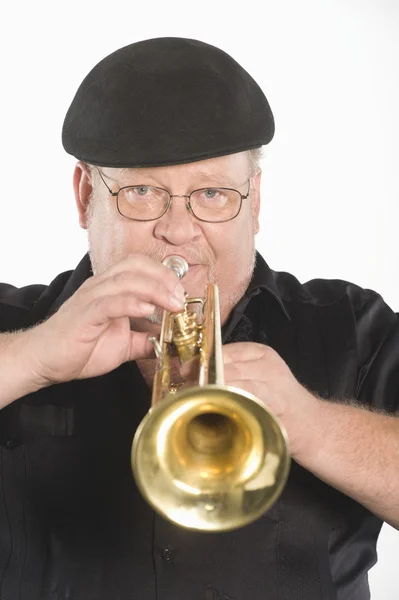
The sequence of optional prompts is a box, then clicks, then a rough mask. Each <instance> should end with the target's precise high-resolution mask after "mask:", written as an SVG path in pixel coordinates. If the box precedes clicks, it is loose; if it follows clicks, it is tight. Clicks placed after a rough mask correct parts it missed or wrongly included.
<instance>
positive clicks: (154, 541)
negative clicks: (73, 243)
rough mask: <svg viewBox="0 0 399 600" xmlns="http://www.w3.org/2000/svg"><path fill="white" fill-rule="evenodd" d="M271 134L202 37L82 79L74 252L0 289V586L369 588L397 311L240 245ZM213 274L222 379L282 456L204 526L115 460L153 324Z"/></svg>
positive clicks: (392, 462)
mask: <svg viewBox="0 0 399 600" xmlns="http://www.w3.org/2000/svg"><path fill="white" fill-rule="evenodd" d="M273 133H274V122H273V116H272V113H271V111H270V108H269V105H268V103H267V100H266V98H265V96H264V95H263V92H262V91H261V90H260V88H259V87H258V85H257V84H256V83H255V82H254V80H253V79H252V78H251V77H250V76H249V75H248V73H246V71H245V70H244V69H242V67H240V66H239V65H238V64H237V63H236V62H235V61H234V60H233V59H232V58H231V57H230V56H228V55H227V54H225V53H224V52H222V51H221V50H219V49H217V48H214V47H212V46H210V45H207V44H204V43H202V42H199V41H195V40H186V39H180V38H160V39H154V40H147V41H143V42H139V43H136V44H132V45H130V46H127V47H125V48H122V49H120V50H118V51H116V52H114V53H112V54H111V55H110V56H108V57H106V58H105V59H104V60H103V61H101V62H100V63H99V64H98V65H97V66H96V67H94V69H93V70H92V71H91V72H90V73H89V75H88V76H87V77H86V78H85V80H84V81H83V82H82V84H81V86H80V88H79V90H78V92H77V94H76V96H75V98H74V100H73V102H72V104H71V106H70V108H69V111H68V113H67V116H66V119H65V123H64V129H63V144H64V147H65V149H66V151H67V152H69V153H71V154H72V155H74V156H76V157H77V158H78V159H79V162H78V164H77V166H76V169H75V173H74V190H75V197H76V203H77V209H78V213H79V220H80V224H81V226H82V227H84V228H86V229H87V230H88V237H89V248H90V253H89V255H88V256H86V257H84V258H83V260H82V262H81V263H80V264H79V265H78V267H77V268H76V269H75V271H73V272H68V273H63V274H61V275H59V276H58V277H57V278H56V279H55V280H54V281H53V282H52V284H51V285H50V286H48V287H46V286H29V287H27V288H23V289H20V290H18V289H15V288H13V287H12V286H8V285H5V284H4V285H2V287H1V288H0V327H1V330H2V331H3V332H4V333H3V334H2V335H1V337H0V356H1V360H0V374H1V375H0V376H1V381H2V386H1V390H0V401H1V406H2V407H3V409H2V412H1V422H0V423H1V429H0V431H1V482H2V484H1V502H0V539H1V545H0V570H1V579H0V586H1V587H0V590H1V591H0V597H1V598H2V600H9V599H10V600H11V599H12V600H14V599H15V598H20V599H21V600H23V599H29V600H36V599H40V600H42V599H44V600H50V599H57V600H66V599H67V598H68V599H70V600H72V599H73V600H83V599H84V600H94V599H96V600H105V599H107V600H109V599H114V598H115V599H118V600H119V599H120V600H125V599H127V598H129V599H131V598H137V599H140V600H147V599H155V598H157V599H158V600H161V599H165V600H166V599H173V600H176V599H186V598H187V599H188V598H189V599H190V600H197V599H198V600H213V599H216V598H218V599H221V598H223V599H225V600H227V599H230V600H233V599H234V600H247V599H250V600H255V599H256V600H257V599H259V600H260V599H264V598H265V599H266V598H270V599H277V598H278V599H279V600H296V599H299V598H304V599H305V598H306V600H313V599H314V600H316V599H317V600H319V599H321V598H323V599H324V600H327V599H331V600H332V599H333V598H334V599H335V598H338V599H339V600H349V599H350V600H365V599H366V598H369V590H368V582H367V571H368V569H369V568H370V567H371V566H372V565H373V564H374V562H375V559H376V555H375V543H376V539H377V536H378V533H379V530H380V527H381V524H382V521H383V520H385V521H387V522H388V523H390V524H392V525H393V526H394V527H398V526H399V477H398V475H399V468H398V454H399V421H398V419H397V417H396V416H394V413H395V412H396V411H397V408H398V400H399V393H398V389H399V369H398V363H399V358H398V352H397V348H398V342H399V327H398V320H397V316H396V315H395V314H394V313H393V312H392V311H391V309H390V308H389V307H387V306H386V304H385V303H384V302H383V300H382V299H381V298H380V296H378V295H377V294H376V293H374V292H372V291H369V290H363V289H361V288H359V287H357V286H355V285H353V284H350V283H347V282H343V281H323V280H315V281H311V282H308V283H307V284H304V285H301V284H300V283H299V282H298V281H297V280H296V279H295V278H294V277H293V276H292V275H289V274H286V273H275V272H273V271H271V270H270V269H269V267H268V266H267V265H266V263H265V262H264V260H263V259H262V258H261V257H260V256H259V255H258V256H257V257H256V264H255V251H254V236H255V234H256V233H257V232H258V229H259V223H258V215H259V210H260V177H261V174H260V170H259V168H258V167H257V165H256V158H257V150H256V149H257V148H259V147H260V146H262V145H264V144H267V143H269V142H270V140H271V139H272V137H273ZM176 254H177V255H180V256H183V257H184V258H186V260H187V262H188V264H189V272H188V274H187V276H186V277H185V278H184V280H183V281H182V282H179V281H178V280H177V278H176V276H175V275H174V273H173V272H171V271H170V270H169V269H167V268H166V267H165V266H163V265H162V261H163V259H164V258H166V257H167V256H170V255H176ZM208 281H216V282H217V283H218V285H219V288H220V293H221V315H222V324H223V339H224V343H225V346H224V362H225V379H226V383H228V384H231V385H234V386H237V387H239V388H242V389H244V390H247V391H248V392H251V393H253V394H255V395H256V396H257V397H258V398H259V399H260V400H261V401H263V402H264V403H265V404H266V405H267V406H268V407H269V408H270V409H271V410H272V411H273V412H274V413H275V414H276V415H277V417H278V418H279V419H280V420H281V422H282V423H283V425H284V426H285V429H286V431H287V434H288V438H289V442H290V451H291V455H292V458H293V463H292V467H291V472H290V476H289V480H288V483H287V485H286V487H285V489H284V491H283V493H282V495H281V497H280V498H279V500H278V501H277V502H276V503H275V504H274V506H273V507H272V508H271V509H270V511H268V512H267V513H266V514H265V515H264V516H263V517H261V518H260V519H258V520H257V521H255V522H254V523H252V524H251V525H248V526H246V527H243V528H241V529H237V530H235V531H232V532H228V533H220V534H209V533H203V532H193V531H189V530H186V529H182V528H179V527H177V526H175V525H173V524H172V523H170V522H169V521H167V520H164V519H163V518H161V517H160V516H158V515H157V514H155V513H154V512H153V511H152V510H151V509H150V507H149V506H148V505H147V503H146V502H145V501H144V500H143V499H142V497H141V496H140V494H139V493H138V491H137V488H136V485H135V483H134V481H133V478H132V476H131V471H130V445H131V440H132V437H133V435H134V432H135V430H136V428H137V426H138V424H139V423H140V421H141V419H142V418H143V416H144V415H145V414H146V412H147V411H148V408H149V398H150V389H151V385H152V380H153V375H154V369H155V360H154V357H153V354H152V346H151V344H150V343H149V341H148V338H149V336H150V335H154V334H155V335H158V334H159V329H160V326H159V317H160V314H161V312H162V310H164V309H166V310H169V311H176V310H178V309H179V308H181V307H182V304H183V301H184V291H187V292H188V293H189V295H195V296H198V295H203V293H204V288H205V286H206V284H207V282H208ZM178 375H179V370H178V368H176V372H175V373H174V376H178Z"/></svg>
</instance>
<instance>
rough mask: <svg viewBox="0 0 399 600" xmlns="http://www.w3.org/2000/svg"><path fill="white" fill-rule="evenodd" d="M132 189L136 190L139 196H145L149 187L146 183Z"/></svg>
mask: <svg viewBox="0 0 399 600" xmlns="http://www.w3.org/2000/svg"><path fill="white" fill-rule="evenodd" d="M132 191H134V192H136V194H138V195H139V196H145V195H146V194H148V191H149V188H148V187H147V186H146V185H140V186H138V187H134V188H132Z"/></svg>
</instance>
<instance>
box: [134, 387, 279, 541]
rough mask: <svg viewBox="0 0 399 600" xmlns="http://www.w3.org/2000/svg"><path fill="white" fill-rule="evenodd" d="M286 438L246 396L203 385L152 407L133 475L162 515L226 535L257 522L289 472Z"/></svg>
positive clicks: (139, 437)
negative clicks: (230, 531) (226, 532)
mask: <svg viewBox="0 0 399 600" xmlns="http://www.w3.org/2000/svg"><path fill="white" fill-rule="evenodd" d="M289 466H290V456H289V452H288V440H287V435H286V433H285V430H284V428H283V427H282V425H281V424H280V423H279V422H278V421H277V419H276V417H275V416H274V415H273V414H272V413H271V412H270V411H268V410H267V408H266V407H265V406H264V405H263V404H262V403H261V402H260V401H259V400H258V399H257V398H256V397H255V396H253V395H252V394H249V393H247V392H245V391H243V390H240V389H237V388H234V387H231V386H225V385H216V384H209V385H206V386H194V387H188V388H186V389H182V390H181V391H180V392H178V393H176V394H170V395H169V396H168V397H166V398H165V399H164V400H162V402H160V403H158V404H156V405H155V406H154V407H153V408H152V409H151V410H150V411H149V413H148V414H147V415H146V417H145V418H144V419H143V421H142V422H141V424H140V426H139V428H138V429H137V431H136V434H135V437H134V440H133V445H132V469H133V474H134V475H135V479H136V481H137V484H138V486H139V489H140V491H141V493H142V495H143V496H144V498H146V500H147V501H148V502H149V504H150V505H151V506H152V507H153V508H154V509H155V510H156V511H157V512H158V513H159V514H161V515H162V516H164V517H165V518H167V519H169V520H171V521H173V522H174V523H176V524H178V525H180V526H182V527H186V528H189V529H196V530H201V531H229V530H232V529H236V528H237V527H242V526H244V525H246V524H248V523H250V522H252V521H254V520H255V519H257V518H258V517H260V516H261V515H262V514H263V513H264V512H265V511H266V510H267V509H268V508H270V506H271V505H272V504H273V503H274V502H275V500H276V499H277V498H278V496H279V495H280V493H281V491H282V489H283V487H284V485H285V483H286V480H287V477H288V472H289Z"/></svg>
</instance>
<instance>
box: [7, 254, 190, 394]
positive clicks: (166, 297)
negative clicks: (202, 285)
mask: <svg viewBox="0 0 399 600" xmlns="http://www.w3.org/2000/svg"><path fill="white" fill-rule="evenodd" d="M183 303H184V290H183V286H182V285H181V283H180V282H179V280H178V279H177V277H176V275H175V274H174V273H173V272H172V271H171V270H170V269H168V268H167V267H165V266H164V265H162V264H161V263H159V262H156V261H155V260H153V259H151V258H149V257H147V256H144V255H138V254H136V255H131V256H129V257H128V258H126V259H124V260H122V261H121V262H119V263H118V264H116V265H114V266H113V267H111V268H110V269H108V270H107V271H106V272H104V273H102V274H101V275H94V276H93V277H90V278H89V279H87V280H86V281H85V282H84V283H83V284H82V286H81V287H80V288H79V289H78V290H77V291H76V292H75V293H74V294H73V296H71V298H69V299H68V300H67V301H66V302H65V303H64V304H63V305H62V306H61V307H60V308H59V310H58V311H57V312H56V313H55V314H54V315H52V316H51V317H50V318H49V319H48V320H47V321H45V322H43V323H41V324H40V325H37V326H35V327H33V328H32V329H29V330H26V331H23V332H20V333H17V334H11V335H15V336H17V338H18V336H21V337H20V339H19V340H18V339H15V340H14V341H15V343H14V344H11V343H10V344H8V346H7V344H5V347H4V349H3V350H4V351H5V352H7V347H8V351H9V352H11V353H12V352H13V350H12V349H13V348H18V354H16V355H15V356H14V357H13V361H15V363H18V361H20V362H21V363H22V364H23V365H24V369H25V373H26V369H27V373H26V376H27V377H30V378H31V381H32V387H33V388H34V389H38V388H40V387H45V386H46V385H51V384H53V383H60V382H64V381H70V380H72V379H82V378H86V377H95V376H97V375H102V374H104V373H108V372H109V371H112V370H113V369H115V368H117V367H118V366H119V365H121V364H122V363H124V362H126V361H129V360H135V359H138V358H143V357H146V356H149V355H150V354H151V352H152V345H151V343H150V342H149V341H148V337H149V335H148V333H143V332H136V331H131V328H130V320H129V318H133V319H137V318H143V317H146V316H150V315H151V314H152V312H153V311H154V308H155V307H158V308H160V309H166V310H170V311H177V310H179V309H180V308H182V306H183ZM22 338H23V343H19V342H22ZM0 350H2V348H1V347H0ZM3 350H2V352H3ZM9 358H10V357H8V359H9ZM5 362H6V363H9V362H10V361H9V360H6V361H5ZM3 364H4V363H3ZM25 387H26V386H25ZM31 391H33V389H32V390H31ZM25 393H27V392H25ZM8 401H11V400H8ZM6 403H7V402H6ZM1 404H3V405H4V403H3V402H0V405H1Z"/></svg>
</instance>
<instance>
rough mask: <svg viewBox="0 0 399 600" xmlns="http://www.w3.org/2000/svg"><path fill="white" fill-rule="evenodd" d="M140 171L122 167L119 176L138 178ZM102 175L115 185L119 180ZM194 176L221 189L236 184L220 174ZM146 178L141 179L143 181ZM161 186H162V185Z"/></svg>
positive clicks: (149, 176)
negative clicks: (211, 182)
mask: <svg viewBox="0 0 399 600" xmlns="http://www.w3.org/2000/svg"><path fill="white" fill-rule="evenodd" d="M141 171H142V169H135V168H132V167H124V168H122V169H121V171H120V174H121V176H123V175H129V176H131V177H137V178H139V177H140V173H141ZM103 175H104V176H105V177H107V178H108V179H111V180H112V181H115V182H116V183H119V180H118V179H116V178H115V177H112V176H111V175H108V174H105V173H103ZM194 176H195V177H196V178H199V179H205V180H207V179H208V180H213V181H215V182H216V184H217V185H218V186H222V187H226V186H227V187H232V188H233V187H235V186H237V183H236V182H234V181H232V180H231V179H230V178H229V177H228V176H227V175H226V176H225V175H221V174H220V173H209V172H207V171H197V172H196V173H195V174H194ZM148 178H151V175H148ZM145 179H146V177H144V178H143V180H145ZM162 185H163V184H162Z"/></svg>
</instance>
